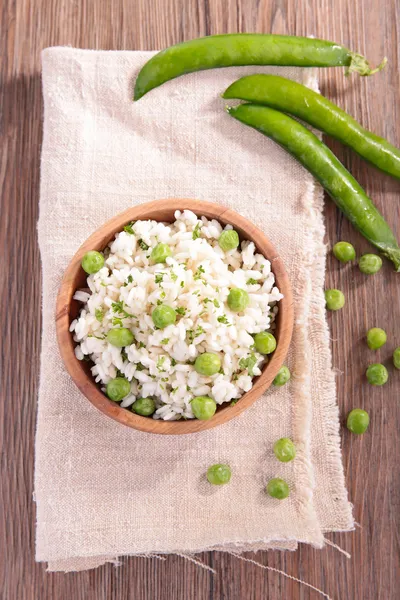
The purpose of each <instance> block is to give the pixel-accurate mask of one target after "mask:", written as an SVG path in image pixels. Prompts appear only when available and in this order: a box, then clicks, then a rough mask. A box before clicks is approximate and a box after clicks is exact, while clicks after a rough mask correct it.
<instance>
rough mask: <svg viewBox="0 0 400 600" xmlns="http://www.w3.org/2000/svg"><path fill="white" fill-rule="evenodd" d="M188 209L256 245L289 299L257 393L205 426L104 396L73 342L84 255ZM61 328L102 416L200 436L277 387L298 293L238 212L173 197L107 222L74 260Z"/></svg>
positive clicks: (73, 367) (71, 362)
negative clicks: (155, 415)
mask: <svg viewBox="0 0 400 600" xmlns="http://www.w3.org/2000/svg"><path fill="white" fill-rule="evenodd" d="M184 209H189V210H191V211H193V212H194V213H196V214H197V215H199V216H205V217H207V218H213V219H218V221H220V222H221V223H222V224H224V225H225V224H228V223H229V224H230V225H232V226H233V227H234V228H235V229H236V231H237V232H238V233H239V235H240V236H241V238H242V239H246V240H252V241H253V242H254V243H255V245H256V247H257V250H258V252H260V253H261V254H263V255H264V256H265V257H266V258H267V259H268V260H269V261H270V262H271V263H272V270H273V272H274V274H275V279H276V285H277V286H278V288H279V290H280V291H281V292H282V294H283V296H284V297H283V299H282V300H281V301H280V302H279V312H278V316H277V329H276V338H277V347H276V350H275V352H274V353H273V355H272V357H271V359H270V360H269V362H268V364H267V365H266V366H265V367H264V369H263V371H262V374H261V375H260V376H259V377H258V378H257V379H255V381H254V383H253V387H252V388H251V390H250V391H249V392H247V393H245V394H244V395H243V396H242V397H241V398H240V400H239V402H237V404H235V405H234V406H230V403H226V405H222V406H219V407H218V409H217V412H216V413H215V415H214V416H213V417H212V418H211V419H210V420H208V421H199V420H197V419H193V420H187V421H184V420H180V421H162V420H155V419H151V418H149V417H141V416H139V415H136V414H135V413H133V412H132V411H130V410H128V409H125V408H121V407H120V406H119V405H118V404H116V403H115V402H112V401H111V400H109V399H108V398H107V397H106V396H105V395H104V394H103V393H102V391H101V390H100V387H99V386H98V384H96V383H95V381H94V379H93V377H92V375H91V372H90V367H89V365H88V363H86V362H85V361H79V360H78V359H77V358H76V357H75V352H74V347H75V342H74V341H73V339H72V334H71V333H70V332H69V326H70V323H71V321H72V320H73V319H75V318H76V316H77V315H78V312H79V310H80V307H81V303H79V302H77V301H75V300H73V299H72V297H73V295H74V293H75V291H76V290H77V289H80V288H85V287H87V284H86V277H87V275H86V273H85V272H84V271H83V269H82V268H81V260H82V257H83V255H84V254H85V253H86V252H88V251H89V250H99V251H101V250H103V249H104V248H105V247H106V246H107V244H108V243H109V242H110V241H111V240H112V239H113V237H114V235H115V233H117V232H119V231H121V230H122V229H123V227H124V225H126V224H127V223H129V222H130V221H137V220H145V219H154V220H156V221H166V222H172V221H174V212H175V210H184ZM56 327H57V338H58V344H59V347H60V353H61V356H62V358H63V360H64V363H65V366H66V368H67V370H68V372H69V374H70V375H71V377H72V379H73V380H74V382H75V383H76V385H77V386H78V388H79V389H80V391H81V392H82V394H84V396H86V398H87V399H88V400H89V401H90V402H91V403H92V404H94V406H96V408H98V409H99V410H100V411H101V412H103V413H104V414H105V415H107V416H108V417H111V418H112V419H115V420H116V421H118V422H119V423H122V424H123V425H128V426H129V427H133V428H134V429H139V430H140V431H146V432H147V433H162V434H174V435H176V434H181V433H196V432H198V431H203V430H205V429H210V428H211V427H215V426H216V425H221V424H222V423H226V422H227V421H229V420H230V419H233V417H236V416H237V415H240V413H242V412H243V411H244V410H246V408H248V407H249V406H251V405H252V404H253V402H255V401H256V400H257V398H259V397H260V396H261V394H263V392H265V390H266V389H267V388H268V387H269V386H270V385H271V383H272V381H273V379H274V377H275V375H276V374H277V373H278V371H279V369H280V367H281V366H282V363H283V361H284V359H285V356H286V353H287V351H288V347H289V343H290V339H291V336H292V329H293V299H292V291H291V286H290V283H289V279H288V276H287V274H286V270H285V267H284V265H283V262H282V259H281V258H280V257H279V255H278V252H277V251H276V250H275V248H274V246H273V245H272V244H271V242H269V241H268V239H267V238H266V237H265V235H264V234H263V233H262V231H260V230H259V229H258V228H257V227H256V226H255V225H253V224H252V223H250V221H248V220H247V219H245V218H244V217H242V216H241V215H239V214H238V213H236V212H234V211H233V210H230V209H228V208H225V207H224V206H219V205H218V204H212V203H210V202H203V201H201V200H187V199H184V198H182V199H181V198H169V199H166V200H157V201H155V202H149V203H147V204H141V205H140V206H135V207H134V208H129V209H128V210H126V211H125V212H123V213H121V214H119V215H117V216H116V217H114V218H113V219H111V220H110V221H108V222H107V223H105V224H104V225H103V226H102V227H100V229H98V230H97V231H96V232H95V233H93V234H92V235H91V236H90V237H89V238H88V239H87V240H86V242H85V243H84V244H83V245H82V246H81V247H80V248H79V250H78V252H77V253H76V254H75V256H74V257H73V259H72V260H71V262H70V264H69V266H68V268H67V270H66V272H65V274H64V278H63V280H62V283H61V287H60V291H59V294H58V298H57V310H56Z"/></svg>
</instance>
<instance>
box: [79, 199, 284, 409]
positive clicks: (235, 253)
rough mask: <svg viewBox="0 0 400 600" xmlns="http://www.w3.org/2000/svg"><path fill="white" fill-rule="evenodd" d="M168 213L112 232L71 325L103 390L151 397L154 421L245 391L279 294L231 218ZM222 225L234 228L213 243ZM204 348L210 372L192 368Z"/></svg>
mask: <svg viewBox="0 0 400 600" xmlns="http://www.w3.org/2000/svg"><path fill="white" fill-rule="evenodd" d="M175 219H176V220H175V222H174V223H172V224H169V223H160V222H157V221H136V222H135V223H132V224H129V225H128V226H126V227H125V228H124V231H122V232H120V233H117V234H116V236H115V239H114V240H113V241H112V242H111V243H110V244H109V246H108V247H107V249H106V250H105V252H104V257H105V262H104V266H102V267H101V268H100V269H99V270H98V271H97V272H95V273H92V274H90V275H89V276H88V278H87V285H88V288H89V290H90V292H88V291H83V290H80V291H77V292H76V293H75V295H74V299H75V300H78V301H80V302H82V303H83V307H82V309H81V311H80V314H79V316H78V318H77V319H75V320H74V321H73V322H72V323H71V326H70V331H71V332H73V334H74V340H75V342H76V344H77V345H76V348H75V354H76V357H77V358H78V359H79V360H84V359H86V360H88V359H90V360H91V361H92V362H93V366H92V367H91V372H92V374H93V377H94V378H95V381H96V382H98V383H99V384H100V385H101V386H102V390H103V391H104V392H105V393H107V389H111V388H112V387H114V388H115V387H116V386H115V382H114V381H113V380H115V379H116V378H123V379H126V380H128V382H129V391H128V386H127V385H126V383H125V384H124V387H125V389H124V398H123V399H122V401H121V406H122V407H124V408H128V407H131V405H133V403H134V402H135V401H136V400H137V399H139V398H151V399H152V400H153V401H154V404H153V407H154V405H155V412H154V413H153V415H152V416H153V418H155V419H165V420H177V419H181V418H186V419H191V418H194V416H195V415H194V414H193V410H192V405H191V401H192V400H193V399H194V398H195V397H199V396H202V397H203V396H208V397H210V398H212V399H213V400H214V401H215V403H216V404H217V405H218V404H223V403H225V402H232V401H237V400H239V398H240V397H241V396H242V395H243V394H244V393H245V392H248V391H249V390H250V389H251V387H252V385H253V383H252V382H253V378H254V377H256V376H258V375H260V374H261V369H262V367H263V365H264V364H265V362H266V360H267V357H266V356H265V355H263V354H261V353H260V352H257V350H256V348H255V340H254V337H255V334H257V333H261V332H270V333H273V330H274V327H275V324H274V320H275V315H276V313H277V311H278V306H277V305H276V303H277V302H278V301H279V300H280V299H281V298H282V294H281V293H280V292H279V290H278V288H277V287H276V286H275V285H274V283H275V278H274V275H273V273H272V272H271V264H270V262H269V261H268V260H267V259H266V258H265V257H264V256H262V255H261V254H257V253H256V252H255V246H254V243H253V242H249V241H244V242H242V243H241V244H240V246H239V247H236V246H237V241H236V235H235V234H236V232H234V231H233V230H232V227H231V226H230V225H226V226H225V228H223V227H222V226H221V224H220V223H219V222H218V221H216V220H208V219H206V218H205V217H201V218H198V217H197V216H196V215H195V214H194V213H193V212H191V211H189V210H184V211H183V212H181V211H176V212H175ZM223 231H224V232H229V231H232V234H230V235H228V236H227V234H226V233H224V235H223V236H222V238H221V244H220V243H219V239H220V236H221V234H222V232H223ZM232 242H233V243H232ZM232 245H233V246H234V248H233V249H226V248H230V247H231V246H232ZM221 246H222V247H221ZM223 248H224V249H223ZM235 289H239V290H241V291H242V292H245V293H241V294H240V303H239V304H237V303H236V304H234V303H232V302H231V301H230V300H229V299H228V297H229V295H230V293H231V291H232V290H235ZM233 296H235V297H236V296H237V294H233V295H232V294H231V296H230V297H231V298H232V297H233ZM243 298H244V300H245V302H243ZM230 306H231V307H232V309H231V308H230ZM164 307H167V308H168V310H165V311H164ZM157 308H158V310H156V309H157ZM160 309H161V310H160ZM169 309H173V311H172V312H171V311H170V310H169ZM238 309H239V310H238ZM154 311H155V312H154ZM168 311H169V317H168V315H167V313H168ZM153 313H154V315H156V313H159V315H161V317H163V316H164V313H165V315H166V320H165V321H163V320H162V319H161V321H157V319H156V318H155V317H154V318H153V316H152V315H153ZM172 313H173V314H172ZM155 323H156V325H155ZM165 323H166V324H165ZM157 324H160V325H161V327H162V328H158V327H157ZM118 330H120V331H118ZM121 330H122V331H121ZM125 344H127V345H125ZM261 349H262V348H261ZM204 353H210V354H212V355H213V356H214V357H216V358H214V359H212V360H211V362H212V363H213V364H214V365H215V364H218V365H219V364H220V369H219V370H218V372H217V373H215V374H213V375H205V374H202V373H200V372H198V371H197V370H196V364H195V362H196V359H197V358H198V357H199V356H201V355H203V354H204ZM206 358H207V357H203V359H199V361H197V365H199V364H200V363H201V362H203V363H204V364H206V363H207V360H205V359H206ZM218 359H219V360H218ZM199 370H200V371H201V370H202V369H199ZM214 370H215V369H214ZM202 371H203V372H204V369H203V370H202ZM107 384H108V387H107ZM126 392H127V393H126ZM108 395H109V396H110V394H108ZM118 399H120V398H119V397H118ZM139 404H140V403H139Z"/></svg>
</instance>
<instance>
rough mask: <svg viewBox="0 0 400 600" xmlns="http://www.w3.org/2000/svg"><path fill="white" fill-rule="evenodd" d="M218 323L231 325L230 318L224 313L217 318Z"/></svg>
mask: <svg viewBox="0 0 400 600" xmlns="http://www.w3.org/2000/svg"><path fill="white" fill-rule="evenodd" d="M217 321H218V323H223V324H224V325H230V323H229V321H228V319H227V318H226V315H222V316H221V317H218V318H217Z"/></svg>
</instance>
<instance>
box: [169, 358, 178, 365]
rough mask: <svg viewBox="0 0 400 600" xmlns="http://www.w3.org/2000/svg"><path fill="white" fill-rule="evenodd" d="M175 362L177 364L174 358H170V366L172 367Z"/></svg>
mask: <svg viewBox="0 0 400 600" xmlns="http://www.w3.org/2000/svg"><path fill="white" fill-rule="evenodd" d="M176 364H178V363H177V362H176V360H175V359H174V358H171V367H174V366H175V365H176Z"/></svg>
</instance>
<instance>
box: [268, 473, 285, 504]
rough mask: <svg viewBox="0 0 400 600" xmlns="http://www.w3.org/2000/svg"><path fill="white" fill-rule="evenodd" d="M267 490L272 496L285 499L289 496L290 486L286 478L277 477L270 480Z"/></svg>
mask: <svg viewBox="0 0 400 600" xmlns="http://www.w3.org/2000/svg"><path fill="white" fill-rule="evenodd" d="M266 492H267V494H269V495H270V496H272V498H277V499H278V500H284V499H285V498H287V497H288V496H289V486H288V484H287V483H286V481H285V480H284V479H280V478H279V477H275V478H274V479H270V480H269V481H268V485H267V489H266Z"/></svg>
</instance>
